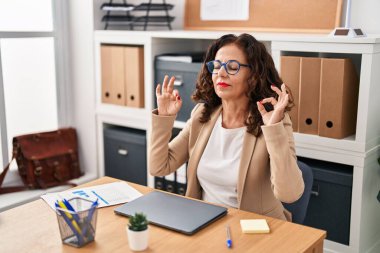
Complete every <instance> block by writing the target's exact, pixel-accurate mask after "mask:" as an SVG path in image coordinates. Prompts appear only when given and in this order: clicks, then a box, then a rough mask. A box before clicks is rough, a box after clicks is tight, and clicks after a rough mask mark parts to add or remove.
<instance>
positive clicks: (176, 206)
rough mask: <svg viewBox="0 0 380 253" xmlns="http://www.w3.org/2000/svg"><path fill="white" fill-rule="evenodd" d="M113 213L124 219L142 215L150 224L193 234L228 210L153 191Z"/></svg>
mask: <svg viewBox="0 0 380 253" xmlns="http://www.w3.org/2000/svg"><path fill="white" fill-rule="evenodd" d="M114 212H115V213H116V214H119V215H123V216H127V217H129V216H132V215H134V214H135V213H137V212H143V213H144V214H146V216H147V219H148V221H149V223H151V224H154V225H157V226H161V227H164V228H168V229H171V230H174V231H177V232H180V233H183V234H187V235H192V234H194V233H196V232H197V231H199V230H200V229H202V228H204V227H206V226H207V225H208V224H210V223H212V222H213V221H215V220H217V219H219V218H221V217H222V216H224V215H226V214H227V208H225V207H221V206H216V205H212V204H208V203H204V202H201V201H196V200H192V199H188V198H184V197H181V196H178V195H174V194H169V193H164V192H160V191H153V192H150V193H148V194H146V195H143V196H141V197H139V198H137V199H135V200H132V201H131V202H128V203H126V204H124V205H122V206H119V207H117V208H116V209H115V210H114Z"/></svg>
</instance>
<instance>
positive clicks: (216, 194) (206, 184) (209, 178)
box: [197, 114, 247, 208]
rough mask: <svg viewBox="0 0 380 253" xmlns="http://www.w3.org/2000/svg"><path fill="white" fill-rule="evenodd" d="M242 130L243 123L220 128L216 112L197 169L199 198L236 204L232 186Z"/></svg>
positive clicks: (235, 194) (240, 146) (230, 204)
mask: <svg viewBox="0 0 380 253" xmlns="http://www.w3.org/2000/svg"><path fill="white" fill-rule="evenodd" d="M246 131H247V127H245V126H244V127H239V128H234V129H226V128H223V127H222V115H221V114H220V115H219V117H218V119H217V121H216V124H215V126H214V128H213V130H212V133H211V136H210V139H209V140H208V143H207V145H206V148H205V150H204V152H203V154H202V157H201V159H200V161H199V164H198V169H197V176H198V180H199V183H200V185H201V187H202V199H203V200H205V201H208V202H213V203H216V204H221V205H224V206H229V207H234V208H237V207H238V201H237V188H236V187H237V180H238V175H239V165H240V157H241V152H242V148H243V140H244V134H245V132H246Z"/></svg>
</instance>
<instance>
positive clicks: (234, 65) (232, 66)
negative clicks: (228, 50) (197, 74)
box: [206, 60, 249, 75]
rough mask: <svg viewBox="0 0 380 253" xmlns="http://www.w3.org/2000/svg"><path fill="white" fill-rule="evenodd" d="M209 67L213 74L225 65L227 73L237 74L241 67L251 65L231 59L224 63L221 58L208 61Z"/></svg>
mask: <svg viewBox="0 0 380 253" xmlns="http://www.w3.org/2000/svg"><path fill="white" fill-rule="evenodd" d="M206 65H207V69H208V71H209V72H210V73H211V74H218V72H219V70H220V69H221V68H222V67H223V66H224V69H225V70H226V72H227V74H229V75H236V74H237V73H238V72H239V70H240V67H249V65H248V64H241V63H239V62H238V61H236V60H229V61H227V62H225V63H222V62H221V61H219V60H214V61H209V62H207V63H206Z"/></svg>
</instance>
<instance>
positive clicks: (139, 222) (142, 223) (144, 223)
mask: <svg viewBox="0 0 380 253" xmlns="http://www.w3.org/2000/svg"><path fill="white" fill-rule="evenodd" d="M128 228H129V230H132V231H144V230H146V229H147V228H148V220H147V218H146V216H145V214H144V213H135V215H133V216H131V217H129V224H128Z"/></svg>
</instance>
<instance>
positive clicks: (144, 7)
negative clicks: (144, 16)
mask: <svg viewBox="0 0 380 253" xmlns="http://www.w3.org/2000/svg"><path fill="white" fill-rule="evenodd" d="M149 5H150V8H149ZM173 7H174V5H172V4H148V3H144V4H140V5H138V6H136V7H135V8H134V9H133V10H134V11H147V10H148V9H149V11H165V10H171V9H173Z"/></svg>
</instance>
